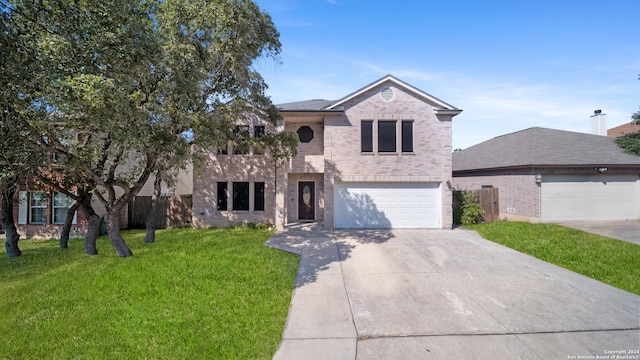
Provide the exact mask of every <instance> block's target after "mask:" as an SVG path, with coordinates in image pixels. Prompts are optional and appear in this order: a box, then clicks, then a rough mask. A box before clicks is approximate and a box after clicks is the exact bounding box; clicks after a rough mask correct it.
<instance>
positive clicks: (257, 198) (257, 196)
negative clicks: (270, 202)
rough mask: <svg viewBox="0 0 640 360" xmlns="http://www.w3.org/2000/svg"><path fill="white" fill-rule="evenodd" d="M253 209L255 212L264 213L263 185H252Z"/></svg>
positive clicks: (260, 183)
mask: <svg viewBox="0 0 640 360" xmlns="http://www.w3.org/2000/svg"><path fill="white" fill-rule="evenodd" d="M253 199H254V201H253V209H254V210H256V211H264V183H263V182H257V183H255V184H254V192H253Z"/></svg>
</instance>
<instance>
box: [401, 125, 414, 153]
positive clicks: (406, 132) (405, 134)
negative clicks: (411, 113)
mask: <svg viewBox="0 0 640 360" xmlns="http://www.w3.org/2000/svg"><path fill="white" fill-rule="evenodd" d="M402 152H413V121H409V120H403V121H402Z"/></svg>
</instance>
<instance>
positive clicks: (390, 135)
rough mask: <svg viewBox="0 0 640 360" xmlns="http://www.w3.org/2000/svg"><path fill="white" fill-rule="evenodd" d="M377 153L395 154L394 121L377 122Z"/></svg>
mask: <svg viewBox="0 0 640 360" xmlns="http://www.w3.org/2000/svg"><path fill="white" fill-rule="evenodd" d="M378 152H396V122H395V121H378Z"/></svg>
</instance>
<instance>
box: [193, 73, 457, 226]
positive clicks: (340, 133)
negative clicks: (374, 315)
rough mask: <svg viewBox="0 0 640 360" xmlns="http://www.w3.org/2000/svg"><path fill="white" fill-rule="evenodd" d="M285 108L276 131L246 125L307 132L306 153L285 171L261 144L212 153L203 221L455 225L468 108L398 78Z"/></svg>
mask: <svg viewBox="0 0 640 360" xmlns="http://www.w3.org/2000/svg"><path fill="white" fill-rule="evenodd" d="M279 110H280V112H281V114H282V117H283V119H282V120H281V121H280V122H279V123H278V124H277V126H275V127H270V126H269V125H268V124H265V123H264V122H262V121H261V119H260V117H259V116H257V115H253V116H248V117H247V118H246V120H245V121H244V122H243V123H242V124H239V128H238V130H239V131H245V132H247V133H248V134H249V135H250V136H260V134H261V133H263V132H264V131H282V130H286V131H290V132H293V133H297V135H298V137H299V140H300V142H299V145H298V154H297V156H296V157H295V158H293V159H291V161H289V162H288V163H287V164H286V165H285V166H284V167H276V166H275V164H274V163H273V162H272V161H271V160H270V159H269V156H268V155H264V154H262V153H256V152H255V151H254V150H253V149H249V150H246V149H245V150H240V151H238V150H237V149H233V148H232V147H229V148H227V149H218V150H216V151H211V152H210V153H209V161H208V166H206V167H205V168H204V169H203V171H202V172H200V173H196V174H194V184H193V186H194V189H193V225H194V226H196V227H224V226H228V225H230V224H232V223H237V222H243V221H246V222H270V223H273V224H275V225H276V226H277V227H278V228H283V227H284V226H285V225H286V224H291V223H297V222H306V221H315V222H321V223H324V224H325V226H326V227H328V228H451V226H452V214H451V211H452V210H451V191H450V186H449V185H450V181H451V120H452V118H453V117H454V116H455V115H457V114H459V113H460V112H461V111H462V110H460V109H457V108H455V107H454V106H451V105H449V104H447V103H445V102H444V101H442V100H439V99H437V98H435V97H433V96H431V95H429V94H427V93H425V92H423V91H421V90H419V89H417V88H415V87H413V86H411V85H409V84H407V83H404V82H402V81H400V80H399V79H397V78H395V77H393V76H390V75H388V76H385V77H383V78H381V79H379V80H377V81H375V82H373V83H371V84H369V85H367V86H365V87H363V88H361V89H359V90H357V91H355V92H353V93H351V94H349V95H347V96H345V97H343V98H342V99H340V100H337V101H328V100H310V101H301V102H294V103H287V104H281V105H279Z"/></svg>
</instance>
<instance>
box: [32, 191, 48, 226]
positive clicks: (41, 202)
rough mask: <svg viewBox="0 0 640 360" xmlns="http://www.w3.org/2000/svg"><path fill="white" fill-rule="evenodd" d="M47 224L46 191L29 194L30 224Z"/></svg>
mask: <svg viewBox="0 0 640 360" xmlns="http://www.w3.org/2000/svg"><path fill="white" fill-rule="evenodd" d="M46 222H47V196H46V194H45V192H44V191H31V192H29V223H30V224H45V223H46Z"/></svg>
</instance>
